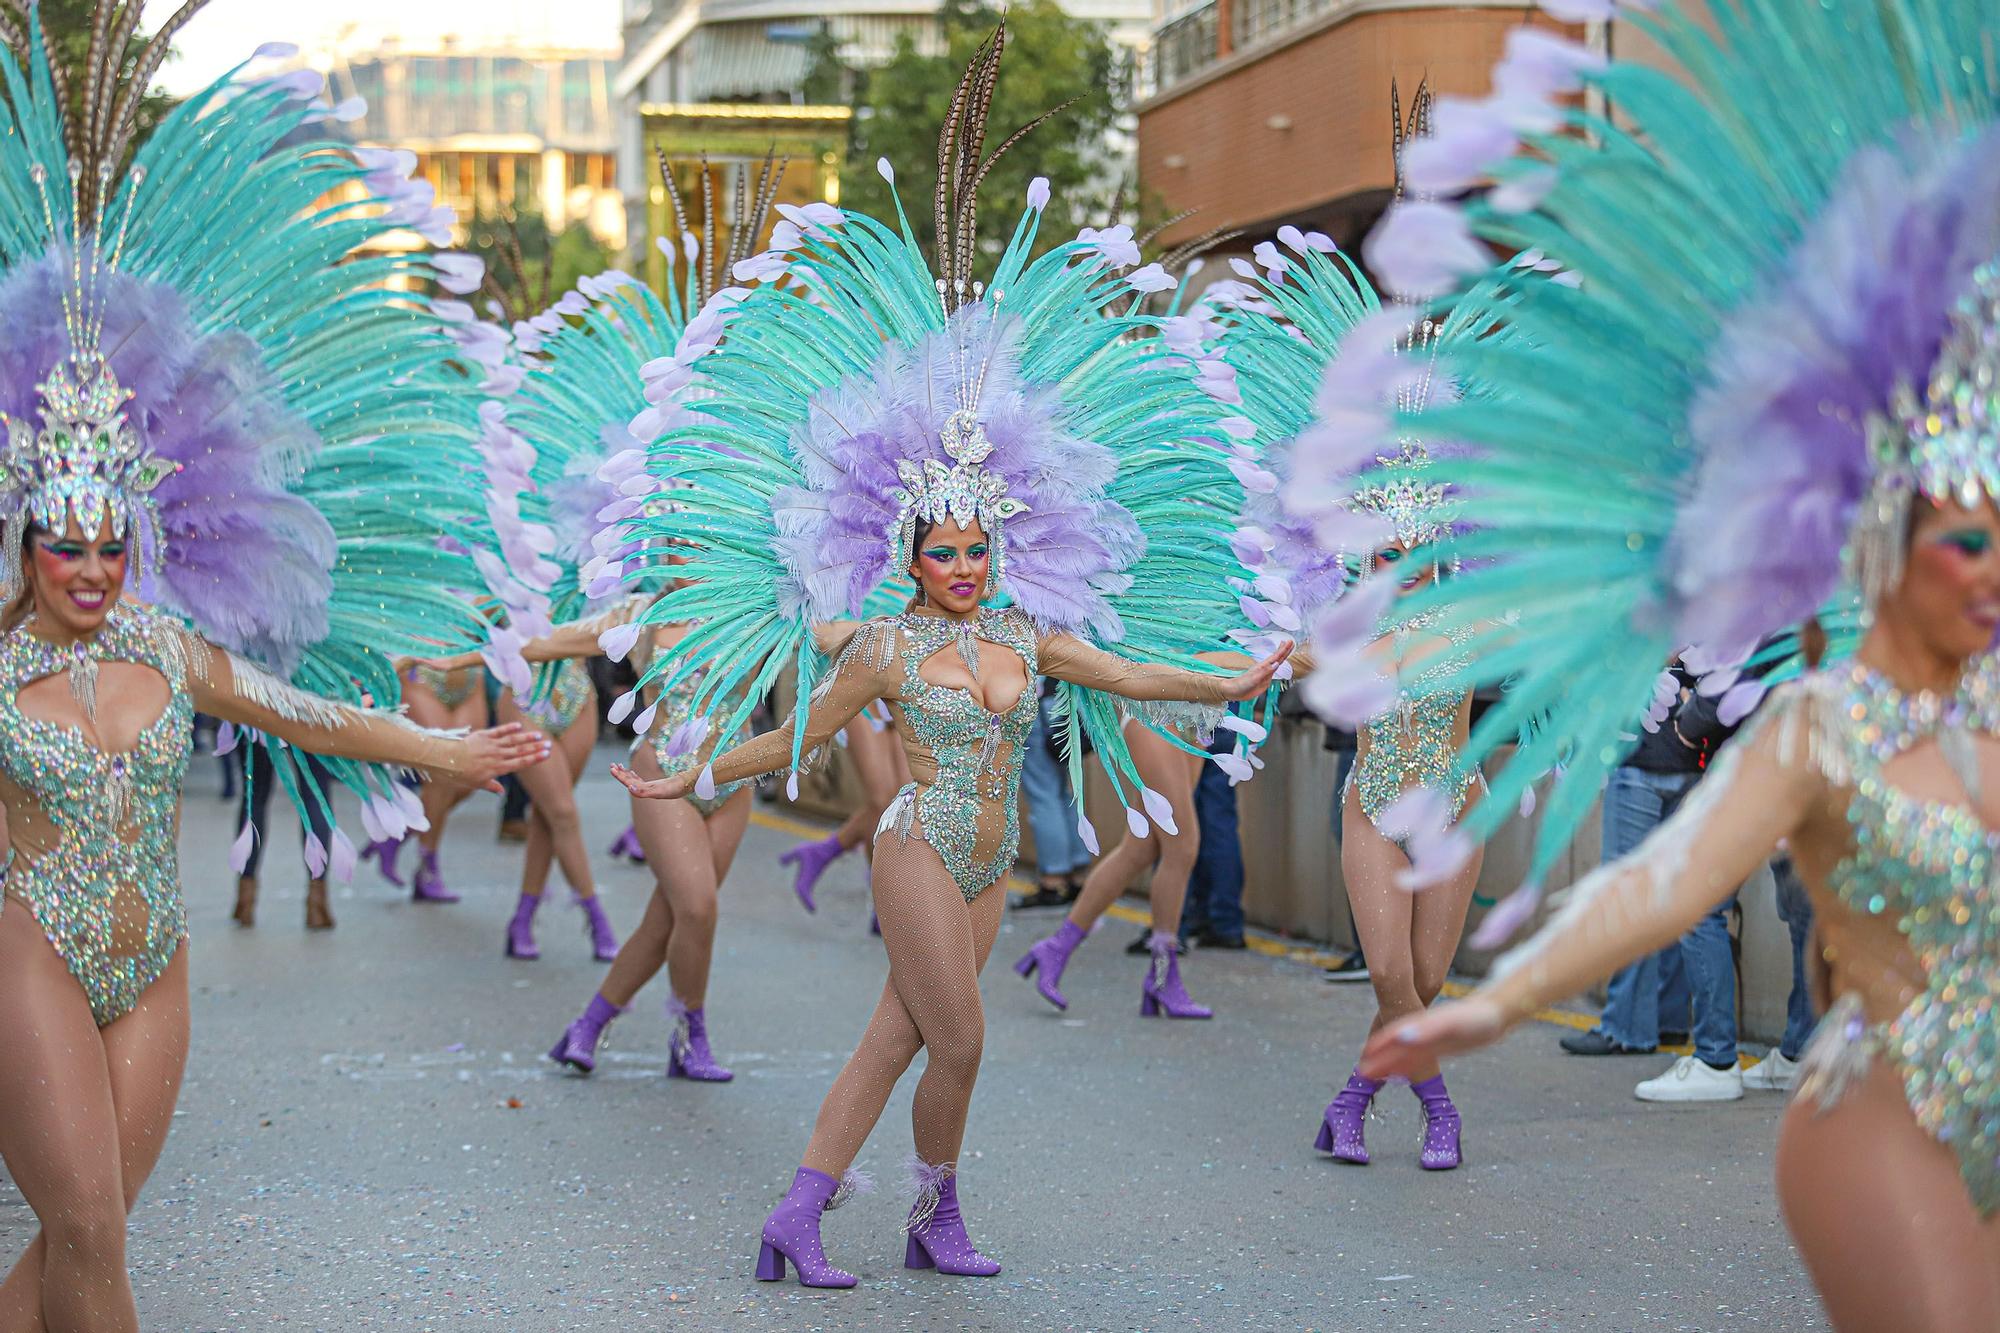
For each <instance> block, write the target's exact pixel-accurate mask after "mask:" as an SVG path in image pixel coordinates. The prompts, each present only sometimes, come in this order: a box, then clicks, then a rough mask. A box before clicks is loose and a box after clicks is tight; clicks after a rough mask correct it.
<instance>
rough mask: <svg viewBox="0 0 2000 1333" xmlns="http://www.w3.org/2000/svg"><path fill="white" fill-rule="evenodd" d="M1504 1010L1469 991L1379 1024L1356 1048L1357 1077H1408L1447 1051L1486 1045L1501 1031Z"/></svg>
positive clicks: (1461, 1051)
mask: <svg viewBox="0 0 2000 1333" xmlns="http://www.w3.org/2000/svg"><path fill="white" fill-rule="evenodd" d="M1507 1027H1508V1024H1507V1014H1506V1011H1505V1010H1503V1009H1502V1008H1501V1007H1500V1006H1499V1005H1498V1004H1495V1003H1494V1002H1493V1001H1492V1000H1489V999H1486V998H1485V997H1483V996H1480V995H1473V996H1470V997H1468V998H1467V999H1463V1000H1460V1001H1458V1002H1456V1003H1454V1004H1441V1005H1439V1006H1438V1007H1437V1008H1435V1009H1432V1010H1430V1011H1429V1012H1427V1013H1423V1014H1419V1015H1418V1016H1417V1017H1415V1018H1411V1019H1406V1020H1404V1021H1403V1022H1401V1023H1397V1024H1394V1025H1392V1026H1390V1027H1386V1028H1383V1029H1382V1030H1381V1031H1380V1032H1378V1033H1376V1034H1375V1035H1374V1036H1372V1037H1370V1038H1369V1039H1368V1044H1367V1045H1366V1046H1364V1047H1362V1048H1361V1066H1360V1067H1361V1076H1362V1077H1363V1078H1377V1079H1380V1078H1388V1077H1389V1076H1390V1075H1392V1074H1401V1075H1403V1076H1404V1077H1406V1078H1407V1077H1408V1076H1409V1075H1410V1074H1411V1072H1412V1071H1415V1070H1420V1069H1428V1068H1429V1067H1431V1066H1432V1065H1435V1064H1436V1063H1437V1062H1438V1061H1439V1060H1440V1059H1442V1058H1444V1057H1445V1056H1448V1055H1463V1054H1464V1053H1465V1052H1467V1051H1476V1050H1478V1049H1479V1048H1480V1047H1481V1046H1490V1045H1492V1044H1493V1043H1494V1042H1496V1041H1498V1040H1500V1038H1501V1037H1502V1036H1503V1035H1505V1034H1506V1031H1507Z"/></svg>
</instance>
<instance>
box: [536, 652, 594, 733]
mask: <svg viewBox="0 0 2000 1333" xmlns="http://www.w3.org/2000/svg"><path fill="white" fill-rule="evenodd" d="M539 688H540V687H539V685H538V689H539ZM596 698H597V687H596V686H595V685H592V684H591V683H590V668H589V667H587V666H585V665H584V663H583V661H582V659H580V658H568V659H565V660H564V661H563V662H562V663H561V664H560V665H559V666H557V667H556V671H555V678H554V679H553V680H551V681H549V682H548V685H547V689H546V692H544V693H539V694H537V695H536V696H535V697H534V698H533V700H532V702H529V703H527V704H525V705H523V706H522V708H521V713H522V715H523V716H525V717H526V718H527V719H528V721H530V722H532V723H534V724H535V726H537V727H538V728H540V729H541V730H542V731H545V732H547V733H548V734H549V735H551V736H560V735H562V734H563V733H564V732H565V731H568V730H569V729H570V728H571V727H573V726H575V725H576V720H577V719H578V718H580V717H582V716H583V710H584V709H586V708H588V707H590V706H591V704H592V703H593V702H595V700H596Z"/></svg>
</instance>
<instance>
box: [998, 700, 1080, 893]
mask: <svg viewBox="0 0 2000 1333" xmlns="http://www.w3.org/2000/svg"><path fill="white" fill-rule="evenodd" d="M1054 705H1055V682H1054V681H1050V680H1044V681H1043V682H1042V697H1041V707H1040V708H1039V709H1037V710H1036V713H1035V725H1034V729H1033V730H1032V731H1030V732H1029V733H1028V743H1027V746H1026V748H1025V749H1024V750H1023V752H1022V754H1021V790H1022V791H1023V792H1025V793H1027V798H1028V827H1029V828H1030V829H1032V830H1034V834H1035V870H1036V873H1037V876H1038V882H1037V884H1036V886H1035V891H1034V892H1033V893H1017V894H1015V895H1014V898H1013V903H1012V905H1013V906H1015V907H1067V906H1069V905H1070V904H1071V903H1073V902H1075V901H1076V895H1077V894H1078V893H1079V892H1080V891H1081V890H1082V888H1083V885H1082V883H1081V879H1082V875H1083V872H1084V870H1085V869H1086V868H1087V867H1088V866H1089V865H1090V852H1089V849H1087V848H1086V847H1085V846H1084V845H1083V835H1082V834H1081V833H1079V832H1078V831H1077V827H1076V816H1077V811H1076V802H1075V801H1074V800H1073V799H1072V797H1071V794H1070V788H1069V783H1068V781H1067V780H1065V778H1064V777H1063V771H1062V765H1061V764H1059V763H1058V762H1056V753H1055V747H1054V745H1053V744H1052V742H1051V739H1050V738H1051V737H1052V736H1053V735H1054V734H1055V726H1054V719H1053V717H1052V714H1051V710H1052V709H1053V707H1054Z"/></svg>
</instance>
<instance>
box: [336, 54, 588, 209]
mask: <svg viewBox="0 0 2000 1333" xmlns="http://www.w3.org/2000/svg"><path fill="white" fill-rule="evenodd" d="M616 64H617V53H616V52H613V51H604V50H597V51H591V50H577V49H564V48H556V47H538V48H526V47H506V48H488V47H471V46H461V45H459V44H457V43H454V42H450V41H446V42H443V43H440V44H438V45H436V46H434V47H404V46H401V45H399V44H396V43H393V42H390V43H383V44H381V45H379V46H375V47H371V48H370V49H368V50H365V51H357V52H350V53H340V54H336V55H335V56H334V58H333V63H332V68H330V69H329V70H328V71H327V81H328V83H329V85H330V87H331V89H332V92H333V95H334V97H335V99H336V100H340V99H344V98H348V97H353V96H357V95H358V96H360V97H362V98H364V99H366V101H367V104H368V110H367V113H366V114H365V115H364V116H363V117H362V118H361V119H360V120H359V121H356V122H355V123H354V124H353V125H351V126H350V127H348V128H349V132H350V134H351V135H352V136H353V138H354V140H355V141H356V142H357V143H360V144H364V145H370V146H378V147H387V148H401V149H406V150H408V151H410V152H413V153H415V154H416V155H417V161H418V169H419V170H420V171H421V172H422V174H423V175H424V177H425V178H426V179H428V180H429V181H430V182H431V184H432V185H434V186H435V187H436V188H437V192H438V200H439V202H441V203H445V204H449V205H450V206H451V207H452V208H453V209H455V210H456V211H457V212H458V215H459V219H460V222H461V225H463V224H464V223H466V222H468V221H469V220H470V219H471V218H473V217H474V216H486V217H492V216H496V215H498V214H500V213H502V212H512V213H515V214H520V213H529V212H533V213H539V214H540V215H542V216H543V217H544V218H545V219H547V221H548V224H549V228H550V230H551V231H556V232H561V231H564V230H567V229H568V228H569V227H572V226H577V225H581V226H586V227H588V228H589V229H590V230H591V232H592V233H593V234H594V235H595V236H596V238H597V239H598V240H600V241H602V242H603V243H604V244H606V245H610V246H614V247H622V246H623V245H624V244H625V209H624V201H623V196H622V195H621V194H620V193H619V190H618V176H617V154H616V148H617V142H618V140H617V129H616V120H615V117H614V109H615V100H614V98H613V95H612V91H611V86H612V80H613V77H614V76H615V73H616Z"/></svg>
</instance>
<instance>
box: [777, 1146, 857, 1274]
mask: <svg viewBox="0 0 2000 1333" xmlns="http://www.w3.org/2000/svg"><path fill="white" fill-rule="evenodd" d="M868 1189H869V1185H868V1178H867V1177H866V1176H863V1175H862V1174H861V1173H860V1172H858V1171H849V1172H848V1173H847V1174H846V1175H845V1176H843V1177H842V1178H841V1179H839V1180H835V1179H834V1178H833V1177H832V1176H829V1175H828V1174H827V1173H826V1172H824V1171H815V1170H813V1169H812V1168H811V1167H809V1166H802V1167H800V1168H799V1169H798V1174H796V1175H794V1176H793V1177H792V1188H791V1189H790V1190H789V1191H787V1192H786V1194H785V1197H784V1198H783V1199H781V1200H779V1202H778V1206H777V1207H776V1208H773V1209H772V1210H771V1215H770V1216H769V1217H766V1218H765V1219H764V1231H763V1236H762V1242H761V1244H759V1246H758V1248H757V1280H758V1281H759V1282H782V1281H784V1278H785V1260H787V1259H789V1260H791V1261H792V1267H793V1268H795V1269H797V1270H798V1274H799V1285H800V1286H805V1287H851V1286H853V1285H854V1274H852V1273H843V1272H842V1271H840V1270H839V1269H838V1268H835V1267H834V1266H833V1265H832V1264H830V1263H828V1262H827V1259H826V1247H825V1246H823V1245H822V1244H821V1243H820V1238H819V1220H820V1216H821V1214H823V1213H827V1212H830V1211H832V1210H833V1209H835V1208H838V1207H840V1205H841V1204H843V1203H846V1202H847V1200H848V1199H850V1198H851V1197H853V1196H854V1195H856V1194H865V1193H867V1192H868Z"/></svg>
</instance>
